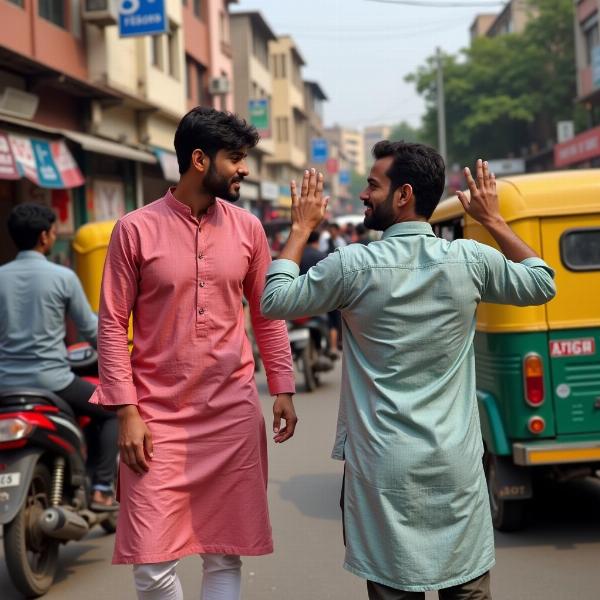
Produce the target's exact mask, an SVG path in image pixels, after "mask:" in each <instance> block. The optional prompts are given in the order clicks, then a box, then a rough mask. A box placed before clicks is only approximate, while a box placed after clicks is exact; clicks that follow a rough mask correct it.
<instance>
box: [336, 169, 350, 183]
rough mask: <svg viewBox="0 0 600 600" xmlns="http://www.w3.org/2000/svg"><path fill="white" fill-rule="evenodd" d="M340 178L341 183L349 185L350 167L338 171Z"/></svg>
mask: <svg viewBox="0 0 600 600" xmlns="http://www.w3.org/2000/svg"><path fill="white" fill-rule="evenodd" d="M338 179H339V182H340V185H349V184H350V171H349V170H348V169H341V170H340V172H339V173H338Z"/></svg>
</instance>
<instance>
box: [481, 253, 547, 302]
mask: <svg viewBox="0 0 600 600" xmlns="http://www.w3.org/2000/svg"><path fill="white" fill-rule="evenodd" d="M478 247H479V251H480V252H479V253H480V257H481V263H480V264H481V267H482V277H481V299H482V300H483V301H484V302H493V303H497V304H514V305H515V306H532V305H538V304H545V303H546V302H549V301H550V300H552V298H554V296H555V295H556V286H555V285H554V271H553V270H552V268H551V267H549V266H548V265H547V264H546V263H545V262H544V261H543V260H542V259H541V258H538V257H532V258H526V259H525V260H523V261H521V262H513V261H511V260H508V259H507V258H506V257H505V256H504V255H503V254H502V253H501V252H498V250H495V249H494V248H492V247H490V246H486V245H485V244H478Z"/></svg>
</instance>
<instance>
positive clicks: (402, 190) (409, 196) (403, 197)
mask: <svg viewBox="0 0 600 600" xmlns="http://www.w3.org/2000/svg"><path fill="white" fill-rule="evenodd" d="M394 195H395V196H396V202H397V203H398V206H406V205H407V204H409V203H410V202H411V201H412V200H414V194H413V189H412V185H410V183H403V184H402V185H401V186H400V187H399V188H398V189H397V190H396V191H395V192H394Z"/></svg>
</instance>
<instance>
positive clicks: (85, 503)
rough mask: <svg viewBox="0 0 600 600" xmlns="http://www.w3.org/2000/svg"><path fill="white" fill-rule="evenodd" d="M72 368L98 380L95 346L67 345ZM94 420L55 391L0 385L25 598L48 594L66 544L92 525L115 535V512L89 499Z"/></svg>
mask: <svg viewBox="0 0 600 600" xmlns="http://www.w3.org/2000/svg"><path fill="white" fill-rule="evenodd" d="M68 353H69V355H68V356H69V362H70V363H71V368H72V370H73V371H74V372H75V373H77V374H78V375H81V376H82V377H84V378H87V379H90V380H91V381H92V382H94V383H95V382H97V379H96V378H97V366H98V361H97V358H98V357H97V354H96V351H95V350H94V349H93V348H92V347H91V346H90V345H89V344H77V345H76V346H71V347H70V348H69V349H68ZM88 421H89V419H88V418H85V417H84V418H80V419H77V418H76V416H75V414H74V412H73V410H72V408H71V407H70V406H69V404H67V403H66V402H65V401H64V400H63V399H62V398H60V397H59V396H57V395H56V394H53V393H52V392H50V391H47V390H43V389H37V388H8V389H2V390H0V462H1V463H2V466H3V468H2V470H1V471H0V524H2V525H3V528H4V536H3V537H4V555H5V559H6V566H7V568H8V572H9V575H10V577H11V580H12V581H13V583H14V585H15V587H16V588H17V589H18V590H19V591H20V592H21V593H22V594H23V595H24V596H26V597H27V598H33V597H38V596H41V595H43V594H45V593H46V592H47V591H48V590H49V589H50V587H51V585H52V583H53V581H54V577H55V575H56V571H57V569H58V552H59V547H60V544H66V543H67V542H68V541H70V540H80V539H81V538H82V537H83V536H84V535H86V534H87V533H88V531H90V529H91V528H92V527H95V526H97V525H99V526H101V527H102V528H103V529H104V530H105V531H106V532H107V533H114V531H115V529H116V523H117V513H116V512H115V511H107V512H96V511H92V510H90V508H89V505H90V494H91V490H90V478H89V476H88V474H87V473H86V458H87V445H86V441H85V426H86V424H87V422H88Z"/></svg>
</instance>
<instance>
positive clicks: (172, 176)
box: [152, 148, 180, 183]
mask: <svg viewBox="0 0 600 600" xmlns="http://www.w3.org/2000/svg"><path fill="white" fill-rule="evenodd" d="M152 150H153V151H154V154H156V157H157V158H158V162H159V163H160V167H161V169H162V172H163V175H164V178H165V179H166V180H167V181H173V182H175V183H176V182H178V181H179V177H180V175H179V163H178V162H177V155H176V154H175V153H174V152H169V151H168V150H163V149H162V148H152Z"/></svg>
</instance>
